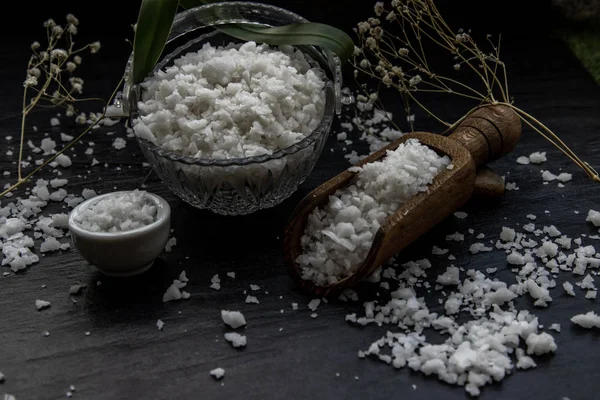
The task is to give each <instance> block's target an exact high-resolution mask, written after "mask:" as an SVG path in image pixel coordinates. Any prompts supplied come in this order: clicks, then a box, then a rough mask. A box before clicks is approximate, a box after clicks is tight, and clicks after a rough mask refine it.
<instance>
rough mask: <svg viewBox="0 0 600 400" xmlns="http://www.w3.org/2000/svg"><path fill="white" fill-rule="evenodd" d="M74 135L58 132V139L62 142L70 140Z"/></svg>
mask: <svg viewBox="0 0 600 400" xmlns="http://www.w3.org/2000/svg"><path fill="white" fill-rule="evenodd" d="M73 139H74V137H73V136H71V135H67V134H66V133H62V132H61V133H60V140H61V141H63V142H70V141H71V140H73Z"/></svg>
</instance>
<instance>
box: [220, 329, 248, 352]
mask: <svg viewBox="0 0 600 400" xmlns="http://www.w3.org/2000/svg"><path fill="white" fill-rule="evenodd" d="M224 336H225V340H227V341H228V342H229V343H231V345H232V346H233V347H235V348H237V347H245V346H246V336H244V335H240V334H239V333H237V332H227V333H226V334H225V335H224Z"/></svg>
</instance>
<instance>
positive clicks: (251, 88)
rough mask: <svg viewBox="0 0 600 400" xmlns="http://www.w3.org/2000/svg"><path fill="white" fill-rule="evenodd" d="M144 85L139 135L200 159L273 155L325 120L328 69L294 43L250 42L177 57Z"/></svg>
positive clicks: (136, 124)
mask: <svg viewBox="0 0 600 400" xmlns="http://www.w3.org/2000/svg"><path fill="white" fill-rule="evenodd" d="M174 64H175V65H173V66H171V67H168V68H166V70H165V71H158V72H157V73H156V74H155V75H154V76H152V77H150V78H149V79H147V80H146V81H145V82H143V83H142V87H143V93H142V101H140V102H139V105H138V106H139V110H140V117H139V118H137V119H136V120H135V121H134V123H133V129H134V131H135V133H136V134H137V135H138V136H139V137H142V138H145V139H147V140H149V141H151V142H153V143H156V144H158V145H159V146H161V147H162V148H164V149H166V150H170V151H175V152H178V153H181V154H183V155H186V156H191V157H195V158H211V159H230V158H244V157H250V156H260V155H265V154H271V153H273V152H274V151H276V150H279V149H283V148H286V147H289V146H291V145H293V144H294V143H296V142H299V141H301V140H302V139H304V138H305V137H306V136H308V135H310V134H311V133H312V132H313V131H314V130H315V128H316V127H317V126H318V125H319V123H320V121H321V119H322V117H323V110H324V107H325V93H324V87H325V83H324V80H323V78H324V73H323V71H321V70H320V69H318V68H314V67H312V66H311V65H310V63H309V62H308V61H307V59H306V58H305V56H304V54H303V53H302V52H300V51H297V50H294V48H293V47H291V46H280V47H279V48H277V49H275V48H270V47H269V46H267V45H257V44H256V43H254V42H247V43H244V44H242V45H239V44H232V43H231V44H229V45H227V46H225V47H212V46H211V45H210V44H209V43H206V44H205V45H204V46H203V47H202V49H200V50H199V51H198V52H192V53H188V54H185V55H184V56H182V57H180V58H178V59H176V60H175V61H174Z"/></svg>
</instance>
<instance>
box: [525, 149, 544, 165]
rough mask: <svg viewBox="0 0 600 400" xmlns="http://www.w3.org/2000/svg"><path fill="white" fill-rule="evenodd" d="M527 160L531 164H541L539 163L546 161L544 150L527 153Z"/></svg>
mask: <svg viewBox="0 0 600 400" xmlns="http://www.w3.org/2000/svg"><path fill="white" fill-rule="evenodd" d="M529 161H530V162H531V163H532V164H541V163H543V162H545V161H547V158H546V152H545V151H544V152H538V151H536V152H534V153H531V154H530V155H529Z"/></svg>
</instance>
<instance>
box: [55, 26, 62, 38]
mask: <svg viewBox="0 0 600 400" xmlns="http://www.w3.org/2000/svg"><path fill="white" fill-rule="evenodd" d="M63 32H64V29H63V27H62V26H60V25H56V26H54V27H52V33H53V34H54V35H56V36H57V37H60V36H61V35H62V34H63Z"/></svg>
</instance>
